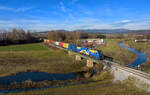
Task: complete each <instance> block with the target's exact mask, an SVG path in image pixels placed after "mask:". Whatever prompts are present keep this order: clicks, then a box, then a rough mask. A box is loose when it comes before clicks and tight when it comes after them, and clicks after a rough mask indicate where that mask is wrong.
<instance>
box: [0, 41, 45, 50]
mask: <svg viewBox="0 0 150 95" xmlns="http://www.w3.org/2000/svg"><path fill="white" fill-rule="evenodd" d="M45 50H48V48H47V47H45V46H43V45H42V44H41V43H38V44H37V43H36V44H23V45H11V46H0V52H6V51H45Z"/></svg>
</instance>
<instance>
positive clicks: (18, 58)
mask: <svg viewBox="0 0 150 95" xmlns="http://www.w3.org/2000/svg"><path fill="white" fill-rule="evenodd" d="M75 63H76V64H75ZM84 66H85V64H84V62H83V61H82V62H81V61H75V60H74V58H73V56H68V54H67V52H65V51H62V50H59V49H55V48H48V47H46V46H44V45H42V44H41V43H38V44H25V45H12V46H1V47H0V76H5V75H11V74H16V73H19V72H26V71H40V72H49V73H68V72H76V71H81V70H82V67H84Z"/></svg>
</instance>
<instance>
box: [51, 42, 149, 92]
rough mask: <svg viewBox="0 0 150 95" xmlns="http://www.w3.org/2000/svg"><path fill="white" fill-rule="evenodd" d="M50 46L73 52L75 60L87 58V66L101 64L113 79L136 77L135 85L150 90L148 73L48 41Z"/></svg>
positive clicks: (121, 79)
mask: <svg viewBox="0 0 150 95" xmlns="http://www.w3.org/2000/svg"><path fill="white" fill-rule="evenodd" d="M48 44H49V45H51V46H54V47H57V48H59V49H63V50H65V51H68V54H69V55H72V54H75V59H76V60H81V59H83V58H84V59H87V67H93V64H94V63H97V64H103V65H104V68H108V70H109V71H110V72H111V73H112V74H113V76H114V81H116V80H120V81H123V80H125V79H128V78H129V77H134V78H135V79H136V81H135V82H136V86H140V87H141V86H144V87H145V85H146V88H144V87H142V88H144V89H146V90H147V91H150V74H147V73H144V72H142V71H139V70H135V69H132V68H129V67H125V66H122V65H119V64H118V63H116V62H113V61H109V60H106V59H105V60H102V61H100V60H96V59H94V58H91V57H89V56H86V55H82V54H80V53H77V52H74V51H71V50H68V49H65V48H62V47H60V46H56V45H54V44H51V43H48Z"/></svg>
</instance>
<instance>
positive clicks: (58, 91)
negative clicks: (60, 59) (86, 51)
mask: <svg viewBox="0 0 150 95" xmlns="http://www.w3.org/2000/svg"><path fill="white" fill-rule="evenodd" d="M0 95H3V94H0ZM6 95H150V93H148V92H145V91H143V90H141V89H139V88H136V87H135V86H133V81H131V80H126V81H124V82H123V83H120V82H116V83H112V82H111V81H110V80H105V81H99V82H96V83H89V84H81V85H75V86H68V87H61V88H48V89H44V90H33V91H28V92H19V93H10V94H6Z"/></svg>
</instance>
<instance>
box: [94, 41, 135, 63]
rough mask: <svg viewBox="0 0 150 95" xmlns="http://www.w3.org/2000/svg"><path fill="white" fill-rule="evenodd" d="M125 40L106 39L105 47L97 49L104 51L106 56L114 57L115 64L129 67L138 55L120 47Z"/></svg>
mask: <svg viewBox="0 0 150 95" xmlns="http://www.w3.org/2000/svg"><path fill="white" fill-rule="evenodd" d="M123 40H124V39H123ZM123 40H122V39H106V45H105V46H102V47H96V48H97V49H99V50H102V51H103V52H104V54H105V55H107V56H110V57H113V58H114V61H115V62H118V63H120V64H123V65H125V64H126V65H127V64H130V63H131V62H133V61H134V60H135V59H136V58H137V55H136V54H135V53H132V52H130V51H129V50H126V49H124V48H122V47H120V46H119V43H121V42H123Z"/></svg>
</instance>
